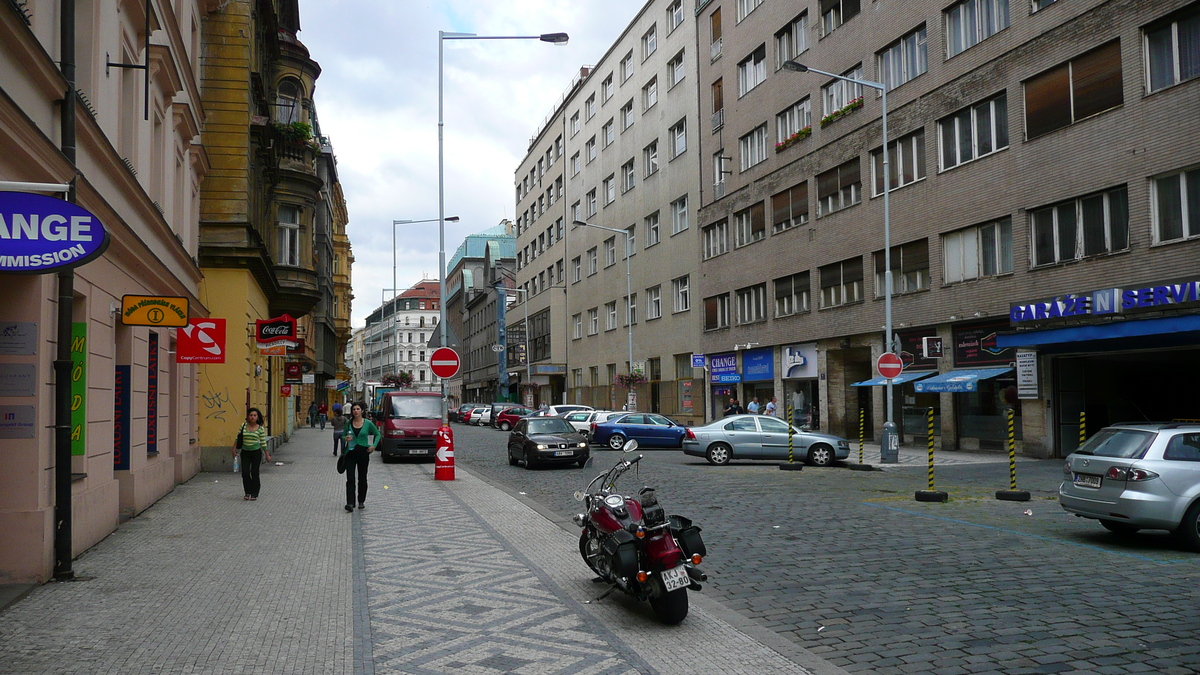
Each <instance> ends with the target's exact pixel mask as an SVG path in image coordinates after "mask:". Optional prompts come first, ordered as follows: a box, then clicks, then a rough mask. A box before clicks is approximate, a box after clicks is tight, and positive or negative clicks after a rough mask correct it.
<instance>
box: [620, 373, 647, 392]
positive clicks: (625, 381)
mask: <svg viewBox="0 0 1200 675" xmlns="http://www.w3.org/2000/svg"><path fill="white" fill-rule="evenodd" d="M645 382H646V376H645V375H642V374H641V373H629V374H625V373H621V374H620V375H617V386H618V387H622V388H624V389H633V388H634V387H636V386H638V385H639V384H644V383H645Z"/></svg>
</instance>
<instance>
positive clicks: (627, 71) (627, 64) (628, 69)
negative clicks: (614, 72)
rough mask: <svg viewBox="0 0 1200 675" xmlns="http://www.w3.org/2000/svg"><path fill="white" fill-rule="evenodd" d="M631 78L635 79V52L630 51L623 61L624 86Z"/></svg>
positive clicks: (622, 77)
mask: <svg viewBox="0 0 1200 675" xmlns="http://www.w3.org/2000/svg"><path fill="white" fill-rule="evenodd" d="M631 77H633V52H632V51H630V52H629V53H628V54H626V55H625V58H623V59H621V83H622V84H624V83H625V81H626V80H628V79H629V78H631Z"/></svg>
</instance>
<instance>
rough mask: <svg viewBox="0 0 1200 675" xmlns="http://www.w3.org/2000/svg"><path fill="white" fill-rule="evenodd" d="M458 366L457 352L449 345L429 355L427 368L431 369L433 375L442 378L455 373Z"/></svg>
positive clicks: (452, 375)
mask: <svg viewBox="0 0 1200 675" xmlns="http://www.w3.org/2000/svg"><path fill="white" fill-rule="evenodd" d="M458 366H459V361H458V352H456V351H454V350H453V349H450V348H449V347H442V348H440V349H437V350H435V351H434V352H433V355H432V356H430V357H429V369H430V370H432V371H433V374H434V375H437V376H438V377H440V378H442V379H446V378H447V377H454V376H455V375H457V374H458Z"/></svg>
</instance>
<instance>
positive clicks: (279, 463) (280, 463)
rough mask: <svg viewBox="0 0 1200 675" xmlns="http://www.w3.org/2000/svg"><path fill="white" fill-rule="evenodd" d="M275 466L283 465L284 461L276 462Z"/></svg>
mask: <svg viewBox="0 0 1200 675" xmlns="http://www.w3.org/2000/svg"><path fill="white" fill-rule="evenodd" d="M275 466H283V462H275Z"/></svg>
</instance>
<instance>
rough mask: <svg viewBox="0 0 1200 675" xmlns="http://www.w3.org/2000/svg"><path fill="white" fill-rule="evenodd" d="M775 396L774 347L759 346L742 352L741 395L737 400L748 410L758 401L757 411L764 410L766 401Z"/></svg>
mask: <svg viewBox="0 0 1200 675" xmlns="http://www.w3.org/2000/svg"><path fill="white" fill-rule="evenodd" d="M774 396H775V348H774V347H761V348H759V349H747V350H745V351H743V352H742V397H741V398H740V399H739V402H740V403H741V404H742V407H743V408H747V411H748V410H749V406H750V404H751V403H752V402H754V401H757V402H758V410H759V412H765V411H766V407H767V402H768V401H770V400H771V398H772V397H774Z"/></svg>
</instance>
